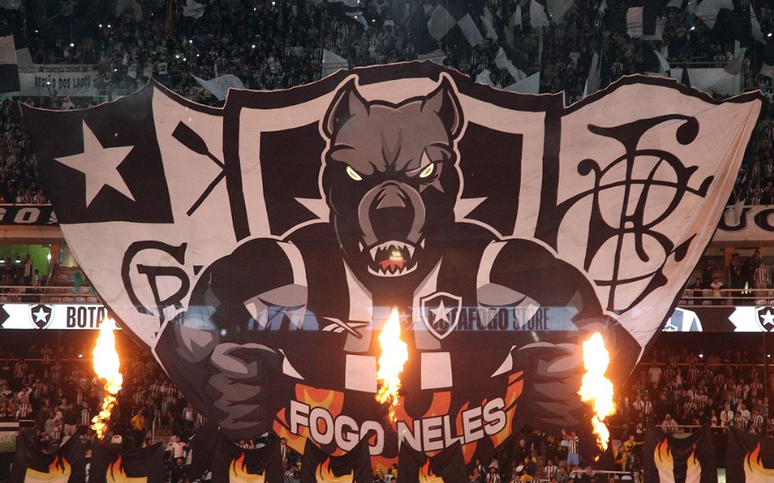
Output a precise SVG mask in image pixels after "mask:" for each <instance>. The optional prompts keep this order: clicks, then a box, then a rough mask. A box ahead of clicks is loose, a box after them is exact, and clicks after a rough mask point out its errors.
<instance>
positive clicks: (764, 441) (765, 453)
mask: <svg viewBox="0 0 774 483" xmlns="http://www.w3.org/2000/svg"><path fill="white" fill-rule="evenodd" d="M726 481H729V482H733V483H767V482H769V481H774V439H772V438H765V437H761V436H756V435H754V434H748V433H744V432H742V431H739V430H738V429H736V428H731V430H730V433H729V435H728V443H727V445H726Z"/></svg>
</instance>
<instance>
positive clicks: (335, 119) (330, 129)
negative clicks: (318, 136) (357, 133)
mask: <svg viewBox="0 0 774 483" xmlns="http://www.w3.org/2000/svg"><path fill="white" fill-rule="evenodd" d="M356 116H363V117H366V116H368V102H367V101H366V100H365V99H363V96H361V95H360V93H359V92H358V91H357V85H356V81H355V79H354V78H352V79H350V80H349V82H347V83H346V84H344V86H343V87H342V88H341V89H339V91H338V92H337V93H336V95H335V96H333V102H331V105H330V107H328V112H327V113H325V119H323V132H324V133H325V135H326V136H328V138H333V135H334V134H335V133H336V131H338V130H339V129H340V128H341V126H343V125H344V123H345V122H347V121H348V120H349V119H350V118H353V117H356Z"/></svg>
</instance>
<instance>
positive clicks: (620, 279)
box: [23, 62, 761, 467]
mask: <svg viewBox="0 0 774 483" xmlns="http://www.w3.org/2000/svg"><path fill="white" fill-rule="evenodd" d="M760 106H761V100H760V95H759V93H747V94H744V95H742V96H738V97H734V98H731V99H728V100H725V101H723V102H716V101H714V100H713V99H711V98H710V97H709V96H707V95H705V94H702V93H701V92H699V91H696V90H692V89H688V88H685V87H684V86H681V85H680V84H678V83H677V82H675V81H674V80H670V79H666V78H651V77H643V76H632V77H624V78H623V79H621V80H620V81H618V82H617V83H615V84H613V85H611V86H610V87H608V88H607V89H605V90H603V91H600V92H597V93H595V94H593V95H591V96H588V97H587V98H585V99H584V100H583V101H581V102H579V103H576V104H573V105H572V106H570V107H569V108H565V107H564V99H563V96H562V95H540V96H534V95H525V94H519V93H513V92H504V91H501V90H496V89H494V88H491V87H489V86H484V85H479V84H474V83H473V82H472V81H471V79H469V78H468V77H466V76H463V75H461V74H459V73H458V72H456V71H453V70H447V69H445V68H443V67H441V66H438V65H436V64H434V63H432V62H422V63H419V62H414V63H403V64H396V65H385V66H376V67H368V68H362V69H355V70H352V71H339V72H337V73H335V74H333V75H331V76H329V77H326V78H325V79H323V80H321V81H319V82H317V83H314V84H310V85H307V86H302V87H298V88H295V89H291V90H286V91H246V90H231V91H230V92H229V96H228V99H227V101H226V104H225V107H224V108H223V109H217V108H210V107H205V106H201V105H198V104H195V103H192V102H189V101H187V100H185V99H183V98H182V97H180V96H178V95H177V94H174V93H172V92H170V91H168V90H166V89H165V88H164V87H163V86H161V85H159V84H157V83H153V82H152V83H150V84H148V85H147V86H146V87H145V88H143V89H141V90H140V91H139V92H137V93H135V94H133V95H131V96H128V97H125V98H121V99H119V100H117V101H115V102H112V103H106V104H103V105H101V106H98V107H95V108H91V109H87V110H82V111H69V112H51V111H45V110H39V109H34V108H30V107H28V106H24V108H23V114H24V118H25V122H26V124H27V127H28V128H29V131H30V133H31V136H32V141H33V147H34V149H35V151H36V153H37V157H38V159H39V162H40V166H41V170H42V172H43V176H44V179H45V181H46V185H47V191H48V192H49V193H50V195H51V198H52V200H53V202H54V207H55V208H56V212H57V216H58V218H59V222H60V226H61V228H62V231H63V233H64V236H65V238H66V240H67V243H68V245H69V246H70V247H71V249H72V251H73V253H74V254H75V256H76V258H77V259H78V262H79V264H80V266H81V267H82V268H83V270H84V271H85V273H86V275H87V276H88V277H89V280H90V281H91V282H92V285H93V286H94V287H96V289H97V291H98V293H99V295H100V297H101V299H102V300H103V301H104V302H105V303H106V304H107V305H108V307H109V308H110V310H111V312H112V313H114V314H116V315H117V316H118V317H119V319H120V320H121V325H122V327H124V328H125V329H127V330H128V332H130V333H131V334H132V335H133V336H134V337H135V338H136V339H137V340H138V341H140V342H141V343H144V344H147V345H148V346H150V347H152V348H153V350H154V353H155V354H156V357H157V358H158V360H159V361H160V362H161V364H163V366H164V368H165V370H166V371H167V372H168V373H169V375H170V376H171V377H172V378H173V379H174V380H175V382H176V383H177V384H178V386H179V387H181V388H182V390H183V392H184V393H185V395H186V398H187V399H188V400H189V401H191V403H192V404H193V405H194V406H195V407H196V409H197V410H198V411H200V412H202V413H203V414H205V415H206V416H207V418H208V419H209V420H213V421H217V422H218V423H219V425H220V427H221V430H222V431H223V432H224V433H225V434H226V435H228V436H229V437H230V438H231V439H232V440H234V439H239V438H250V437H254V436H257V435H261V434H263V433H264V432H266V431H269V430H273V431H275V432H276V433H278V434H279V435H280V436H282V437H285V438H287V440H288V444H289V445H290V446H291V447H292V448H293V449H294V450H296V451H298V452H303V450H304V447H305V444H306V440H307V439H311V440H312V441H313V442H314V443H316V444H317V445H318V446H320V447H322V448H323V449H324V450H325V451H326V452H327V453H329V454H334V453H335V452H336V451H341V452H346V451H349V450H351V449H352V448H353V447H355V445H356V444H357V442H358V441H359V440H360V439H362V438H368V439H369V441H370V443H371V446H370V453H371V455H372V457H373V459H375V460H376V461H375V463H376V464H378V465H380V466H381V467H385V466H388V465H391V464H393V463H394V462H395V461H396V458H397V456H398V443H399V441H402V442H403V444H409V445H411V446H412V447H413V448H414V449H416V450H418V451H422V452H430V451H439V450H442V449H444V448H446V447H449V446H453V445H454V444H456V443H458V442H459V443H460V444H462V447H463V454H464V455H465V459H466V460H467V461H470V459H471V458H473V457H474V455H476V454H479V455H481V457H482V458H483V457H485V456H486V455H488V454H490V453H491V452H492V450H493V448H495V447H497V446H498V445H500V444H502V442H503V441H505V440H506V439H507V438H508V437H510V435H511V434H512V433H513V432H514V431H516V430H518V429H519V428H521V427H522V426H523V425H524V424H525V423H530V424H531V425H532V426H533V427H539V428H541V429H543V430H546V431H559V430H561V429H562V428H567V429H568V430H569V428H577V429H581V430H582V429H584V427H590V423H589V421H588V418H587V417H586V415H585V414H584V411H585V407H584V405H583V404H582V403H581V402H580V400H579V397H578V396H577V392H578V389H579V387H580V375H581V372H582V358H581V352H582V350H581V345H580V344H581V343H582V342H583V341H585V340H586V339H587V338H588V337H589V336H590V334H591V333H593V332H597V331H599V332H602V333H603V335H604V337H605V339H606V342H607V346H608V348H609V350H610V351H611V356H612V360H613V364H611V370H610V376H611V377H612V379H613V380H614V382H616V383H622V382H623V381H624V380H625V379H626V377H627V376H628V374H629V372H630V371H631V369H632V368H633V367H634V364H635V363H636V362H637V360H638V359H639V357H640V355H641V354H642V351H643V350H644V349H645V347H646V346H647V345H648V344H649V343H650V342H651V341H652V339H653V337H654V336H655V335H656V334H657V333H658V332H659V330H660V328H661V326H662V324H663V323H664V321H665V320H666V318H667V317H668V316H669V314H670V313H671V310H672V308H673V307H674V305H675V303H676V302H677V300H678V299H679V296H680V293H681V291H682V288H683V286H684V285H685V283H686V281H687V279H688V277H689V275H690V273H691V272H692V271H693V269H694V267H695V266H696V263H697V262H698V260H699V257H700V256H701V253H702V252H703V250H704V249H705V247H706V246H707V244H708V243H709V241H710V239H711V237H712V233H713V231H714V227H715V226H716V224H717V220H718V219H719V218H720V216H721V213H722V211H723V208H724V205H725V202H726V200H727V199H728V196H729V194H730V191H731V188H732V187H733V184H734V181H735V179H736V175H737V171H738V168H739V165H740V163H741V160H742V155H743V152H744V149H745V146H746V144H747V141H748V139H749V137H750V133H751V131H752V129H753V126H754V124H755V122H756V120H757V118H758V113H759V111H760ZM393 310H396V311H397V313H398V315H399V318H400V325H401V329H402V337H403V340H404V341H405V342H406V343H407V344H408V346H409V349H408V356H409V357H408V361H407V362H406V364H405V367H404V372H403V374H402V375H401V378H402V389H401V391H402V392H401V399H400V404H399V405H398V407H397V412H396V421H391V420H389V419H387V418H386V416H387V411H388V408H387V407H386V406H384V405H381V404H379V403H377V401H376V400H375V393H376V391H377V388H378V384H377V377H376V372H377V360H378V357H379V356H380V354H381V345H380V342H379V340H378V335H379V334H380V332H381V330H382V327H383V326H384V324H385V323H386V322H387V320H388V317H389V315H390V313H391V312H392V311H393ZM581 440H582V442H584V444H589V445H592V446H593V440H592V439H591V438H582V439H581ZM582 450H583V448H582Z"/></svg>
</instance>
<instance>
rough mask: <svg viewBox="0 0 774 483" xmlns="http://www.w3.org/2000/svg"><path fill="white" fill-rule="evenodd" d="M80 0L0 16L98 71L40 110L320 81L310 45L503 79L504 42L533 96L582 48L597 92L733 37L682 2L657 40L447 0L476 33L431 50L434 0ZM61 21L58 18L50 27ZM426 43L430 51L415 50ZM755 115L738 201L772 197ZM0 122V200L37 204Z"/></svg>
mask: <svg viewBox="0 0 774 483" xmlns="http://www.w3.org/2000/svg"><path fill="white" fill-rule="evenodd" d="M74 3H75V4H78V2H74ZM86 3H88V4H93V7H92V6H89V7H84V8H85V10H83V11H81V10H78V11H71V12H69V15H71V16H75V15H78V16H79V17H80V18H78V19H77V21H78V23H77V24H74V23H73V20H72V18H71V17H70V20H68V16H67V15H68V14H67V12H64V13H62V12H51V11H49V10H47V8H48V7H47V4H46V2H43V1H42V0H26V1H25V2H24V8H23V9H22V10H20V11H8V13H9V15H6V16H5V18H4V19H0V33H2V34H7V33H13V34H14V36H15V38H16V41H17V47H21V46H23V47H26V48H28V49H29V52H30V57H31V60H32V61H33V62H34V63H46V64H90V65H96V66H97V68H98V69H99V72H100V78H99V80H98V87H99V88H100V92H101V93H102V94H104V95H103V96H101V97H96V98H77V99H71V98H70V97H67V96H66V95H60V94H59V93H57V92H56V90H54V89H51V90H50V92H49V94H50V95H49V96H47V97H43V98H24V99H22V100H23V101H24V102H28V103H30V104H33V105H41V106H44V107H48V108H53V109H73V108H79V107H86V106H89V105H92V104H94V103H98V102H101V101H104V100H110V99H112V98H113V96H116V95H123V94H126V93H129V92H132V91H133V90H136V89H138V88H139V87H141V86H142V85H144V84H145V83H146V82H147V81H148V79H149V78H151V77H154V78H156V79H158V80H159V81H160V82H162V83H164V84H165V85H167V86H168V87H170V88H171V89H173V90H175V91H177V92H179V93H181V94H182V95H184V96H185V97H188V98H190V99H193V100H195V101H198V102H202V103H206V104H219V103H220V101H218V100H217V99H215V98H214V97H213V96H212V95H210V93H208V92H207V91H206V90H204V89H203V88H202V87H201V86H200V85H199V84H198V83H197V82H196V81H195V79H194V78H193V76H192V75H196V76H198V77H200V78H203V79H210V78H214V77H217V76H222V75H225V74H233V75H235V76H236V77H238V78H239V79H240V80H241V81H242V82H243V84H244V85H245V86H246V87H248V88H251V89H279V88H287V87H291V86H296V85H300V84H304V83H307V82H311V81H314V80H317V79H319V78H320V76H321V72H322V67H323V66H322V58H323V55H322V54H323V50H328V51H330V52H333V53H335V54H337V55H339V56H341V57H343V58H344V59H346V64H342V65H336V66H335V67H347V66H350V67H353V66H363V65H372V64H379V63H388V62H397V61H405V60H415V59H417V58H427V57H428V56H429V57H430V58H433V59H435V60H436V61H442V62H443V63H444V64H445V65H447V66H450V67H453V68H456V69H458V70H460V71H461V72H463V73H464V74H467V75H469V76H471V78H473V79H477V78H478V77H479V75H481V74H482V73H488V74H489V78H490V79H491V83H492V84H494V85H501V86H507V85H509V84H511V83H513V82H514V79H513V78H511V74H510V73H509V72H508V70H507V69H502V68H498V62H497V55H498V52H499V51H500V47H501V46H507V47H508V52H509V60H511V61H513V63H514V64H515V65H516V66H517V67H518V69H519V70H521V71H523V73H524V74H526V75H530V74H532V73H535V72H540V92H560V91H564V92H565V93H566V98H567V101H568V103H569V102H572V101H575V100H577V99H579V98H580V97H581V96H582V93H583V91H584V85H585V83H586V79H587V78H588V77H589V69H590V66H591V63H592V58H593V55H594V54H595V53H599V54H600V59H601V68H600V74H601V86H602V87H604V86H605V85H607V84H608V83H610V82H612V81H614V80H615V79H617V78H618V77H620V76H622V75H625V74H632V73H637V72H646V71H651V72H652V71H653V70H654V69H653V68H652V67H653V66H651V65H649V55H648V54H649V53H650V52H652V51H655V50H657V51H659V52H660V53H662V54H663V55H664V56H665V58H666V59H667V60H668V62H669V63H670V65H672V66H679V65H686V63H687V62H691V63H701V64H702V65H706V66H723V65H725V64H727V63H728V62H729V61H730V60H731V59H733V57H734V42H733V38H730V37H729V36H728V35H718V34H717V32H716V31H713V29H711V28H710V27H709V26H708V25H707V24H706V23H705V22H703V21H701V20H699V18H697V17H696V15H695V14H693V13H689V9H687V8H668V9H665V10H664V11H663V12H662V13H663V15H664V17H665V19H666V23H665V26H664V32H663V36H662V37H663V38H662V39H661V40H642V39H641V38H632V37H630V36H628V35H625V34H623V33H621V32H620V31H617V30H616V29H615V28H613V27H612V26H611V23H612V20H611V19H610V17H612V16H613V15H612V14H611V13H610V12H613V11H615V10H616V9H617V8H618V7H621V6H622V5H625V4H626V2H625V1H624V0H604V2H603V1H601V0H578V1H576V2H575V4H574V6H573V7H572V8H571V9H570V10H569V12H568V13H567V14H566V15H565V17H564V19H563V21H562V22H560V23H558V24H552V25H551V26H550V27H548V28H532V27H531V26H530V25H531V21H532V19H531V18H530V8H529V2H526V3H525V2H523V1H522V2H520V1H519V0H489V1H484V0H481V1H476V2H468V1H458V2H457V3H459V4H461V5H465V6H466V8H468V9H469V10H470V12H471V18H472V19H473V20H474V22H475V23H476V27H477V28H478V30H479V32H482V33H485V34H486V35H485V37H484V38H483V40H482V41H481V42H480V43H478V44H477V45H475V46H474V47H471V45H470V44H469V43H465V42H460V41H458V39H448V38H446V37H444V38H443V39H441V42H440V50H438V47H439V45H438V44H436V43H435V41H434V40H433V39H432V38H430V37H429V36H428V32H427V27H426V25H427V21H428V18H429V17H430V16H431V14H432V12H433V9H434V8H435V6H436V5H435V2H433V1H432V0H424V1H419V0H412V1H397V0H360V1H357V2H352V1H347V2H343V3H335V2H326V1H317V0H277V1H271V2H269V1H266V2H264V1H217V2H214V1H213V2H209V3H206V2H205V3H206V4H201V9H200V10H197V12H198V13H191V12H189V11H188V8H189V7H188V6H187V4H186V3H184V2H168V1H167V0H145V1H143V2H139V3H140V4H141V5H142V18H141V20H138V18H139V17H137V16H135V14H134V11H133V10H129V11H126V12H124V14H123V15H120V16H118V18H116V14H115V8H110V7H105V6H104V5H103V4H104V3H105V2H86ZM107 3H110V5H113V3H111V2H107ZM124 3H127V2H124ZM128 3H138V2H128ZM194 3H195V2H194ZM81 4H83V2H81ZM344 4H347V5H351V4H354V5H355V6H356V7H346V6H345V5H344ZM520 4H524V7H523V8H519V5H520ZM734 4H735V10H734V12H747V11H748V9H749V4H750V2H749V0H735V1H734ZM76 7H78V5H76ZM754 11H755V14H756V18H757V20H758V22H759V23H760V25H761V30H762V32H770V31H771V30H772V29H774V15H772V9H770V8H768V6H767V4H766V2H756V4H755V5H754ZM519 13H521V17H520V18H517V16H518V14H519ZM737 15H739V14H738V13H737ZM57 18H58V19H59V20H56V19H57ZM63 18H64V21H65V24H62V25H61V26H59V25H58V24H57V22H62V19H63ZM748 18H749V17H748ZM49 19H51V20H49ZM486 19H488V20H486ZM73 25H75V27H74V26H73ZM494 37H497V39H495V38H494ZM504 39H507V45H506V43H505V42H504ZM428 45H430V47H428ZM433 48H435V49H436V50H435V51H434V52H432V53H425V54H423V53H421V52H427V51H429V50H431V49H433ZM656 70H657V69H656ZM757 70H758V66H757V65H753V62H750V61H745V62H744V63H743V68H742V71H741V74H742V76H743V84H744V88H745V89H753V88H759V87H760V88H762V89H764V91H766V92H769V91H770V89H771V83H772V79H770V78H769V77H766V76H764V75H758V72H757ZM764 111H765V112H764V115H763V116H762V120H761V122H760V123H759V125H758V129H757V134H756V135H755V136H754V137H753V141H752V143H751V146H750V149H749V150H748V156H747V162H746V163H745V165H744V167H743V169H742V172H741V174H740V178H739V186H738V190H737V192H738V195H739V196H741V197H744V198H745V199H746V200H747V202H748V203H749V204H766V203H771V202H772V191H773V188H772V186H774V184H773V183H774V154H773V153H774V148H773V147H772V140H774V128H773V127H772V121H771V119H772V116H771V114H772V113H773V112H774V106H772V103H771V102H769V101H767V103H766V106H765V109H764ZM0 124H2V126H3V130H2V131H3V136H2V140H0V203H2V202H7V203H40V202H45V201H46V195H45V191H44V190H43V188H42V186H41V183H40V179H39V177H38V172H37V163H36V160H35V157H34V155H32V153H31V151H30V143H29V139H28V138H27V136H25V134H24V130H23V128H22V127H21V125H20V116H19V112H18V108H17V107H16V106H15V103H12V102H10V101H8V100H5V101H3V103H2V109H0Z"/></svg>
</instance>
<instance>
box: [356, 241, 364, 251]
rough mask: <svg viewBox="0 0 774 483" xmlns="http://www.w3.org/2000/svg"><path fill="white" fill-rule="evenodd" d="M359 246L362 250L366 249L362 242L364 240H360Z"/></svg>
mask: <svg viewBox="0 0 774 483" xmlns="http://www.w3.org/2000/svg"><path fill="white" fill-rule="evenodd" d="M358 247H359V248H360V251H361V252H362V251H363V250H365V245H363V242H362V241H361V242H358Z"/></svg>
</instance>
